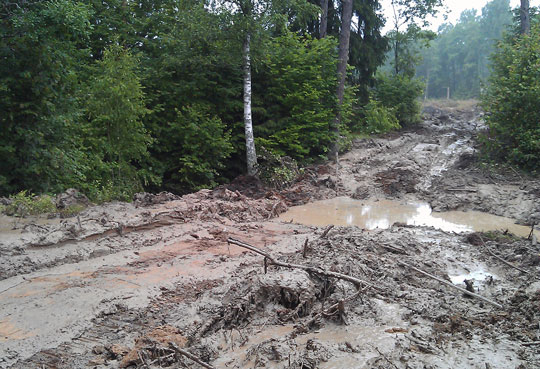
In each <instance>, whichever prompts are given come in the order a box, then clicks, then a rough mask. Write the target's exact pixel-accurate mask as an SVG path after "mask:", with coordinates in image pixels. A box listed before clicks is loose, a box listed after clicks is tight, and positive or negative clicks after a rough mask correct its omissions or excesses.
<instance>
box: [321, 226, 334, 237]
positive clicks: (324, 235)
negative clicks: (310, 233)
mask: <svg viewBox="0 0 540 369" xmlns="http://www.w3.org/2000/svg"><path fill="white" fill-rule="evenodd" d="M332 228H334V225H333V224H330V225H329V226H328V227H326V229H325V230H324V232H323V233H322V234H321V237H319V238H325V237H326V236H327V235H328V232H330V230H331V229H332Z"/></svg>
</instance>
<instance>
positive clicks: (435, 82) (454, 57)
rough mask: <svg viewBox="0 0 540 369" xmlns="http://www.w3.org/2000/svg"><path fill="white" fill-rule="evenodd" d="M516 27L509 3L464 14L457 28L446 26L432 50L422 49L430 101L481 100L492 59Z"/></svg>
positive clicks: (421, 69)
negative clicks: (504, 34)
mask: <svg viewBox="0 0 540 369" xmlns="http://www.w3.org/2000/svg"><path fill="white" fill-rule="evenodd" d="M511 24H512V12H511V9H510V1H509V0H492V1H491V2H489V3H487V4H486V5H485V6H484V8H482V11H481V14H477V11H476V10H474V9H472V10H466V11H464V12H463V13H462V14H461V16H460V18H459V20H458V21H457V23H456V24H455V25H452V24H443V25H442V26H441V27H439V30H438V32H437V37H436V38H435V39H434V40H433V41H431V42H430V45H429V47H423V48H418V51H419V53H420V54H421V56H422V62H421V63H420V64H419V65H418V67H417V69H416V72H417V75H418V76H420V77H422V78H423V80H424V82H425V84H426V87H425V97H426V98H446V97H447V96H450V97H451V98H454V99H468V98H479V97H480V94H481V92H482V89H483V88H484V87H485V85H486V83H487V79H488V77H489V74H490V68H489V65H490V59H489V57H490V55H491V54H492V53H493V51H494V50H495V47H496V43H497V41H499V40H500V39H501V38H502V35H503V32H504V31H505V30H506V29H507V28H508V27H509V25H511Z"/></svg>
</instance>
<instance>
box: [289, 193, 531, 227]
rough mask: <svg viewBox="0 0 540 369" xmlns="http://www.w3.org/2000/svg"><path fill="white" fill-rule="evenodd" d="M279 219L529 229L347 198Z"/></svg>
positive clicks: (412, 205) (419, 205)
mask: <svg viewBox="0 0 540 369" xmlns="http://www.w3.org/2000/svg"><path fill="white" fill-rule="evenodd" d="M279 219H280V220H283V221H290V220H291V219H292V220H293V221H294V222H297V223H302V224H308V225H316V226H326V225H329V224H334V225H341V226H350V225H355V226H358V227H361V228H365V229H370V230H371V229H376V228H382V229H385V228H389V227H390V226H391V225H392V224H394V223H396V222H399V223H404V224H408V225H416V226H430V227H434V228H438V229H441V230H443V231H446V232H468V231H495V230H506V229H508V230H509V231H510V232H512V233H514V234H516V235H519V236H523V237H526V236H527V235H528V234H529V232H530V228H529V227H525V226H520V225H517V224H514V221H513V220H512V219H509V218H504V217H498V216H495V215H491V214H487V213H481V212H476V211H471V212H462V211H450V212H444V213H434V212H432V211H431V207H430V206H429V204H427V203H423V202H409V203H405V204H402V203H399V202H397V201H390V200H368V201H359V200H354V199H351V198H349V197H337V198H335V199H330V200H323V201H317V202H313V203H310V204H307V205H302V206H296V207H292V208H290V209H289V210H288V211H287V212H285V213H283V214H281V216H280V217H279Z"/></svg>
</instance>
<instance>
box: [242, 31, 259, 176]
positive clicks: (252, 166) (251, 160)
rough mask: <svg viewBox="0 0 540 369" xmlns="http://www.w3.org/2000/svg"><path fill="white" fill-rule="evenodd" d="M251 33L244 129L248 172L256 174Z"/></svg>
mask: <svg viewBox="0 0 540 369" xmlns="http://www.w3.org/2000/svg"><path fill="white" fill-rule="evenodd" d="M250 42H251V35H250V34H249V33H248V34H247V35H246V39H245V40H244V50H243V51H244V129H245V134H246V159H247V173H248V175H250V176H254V175H255V174H256V164H257V152H256V151H255V139H254V138H253V121H252V118H251V55H250Z"/></svg>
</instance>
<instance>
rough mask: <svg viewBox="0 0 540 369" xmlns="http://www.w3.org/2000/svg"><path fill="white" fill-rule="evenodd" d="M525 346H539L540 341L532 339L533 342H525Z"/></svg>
mask: <svg viewBox="0 0 540 369" xmlns="http://www.w3.org/2000/svg"><path fill="white" fill-rule="evenodd" d="M522 345H523V346H537V345H540V341H532V342H523V343H522Z"/></svg>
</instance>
